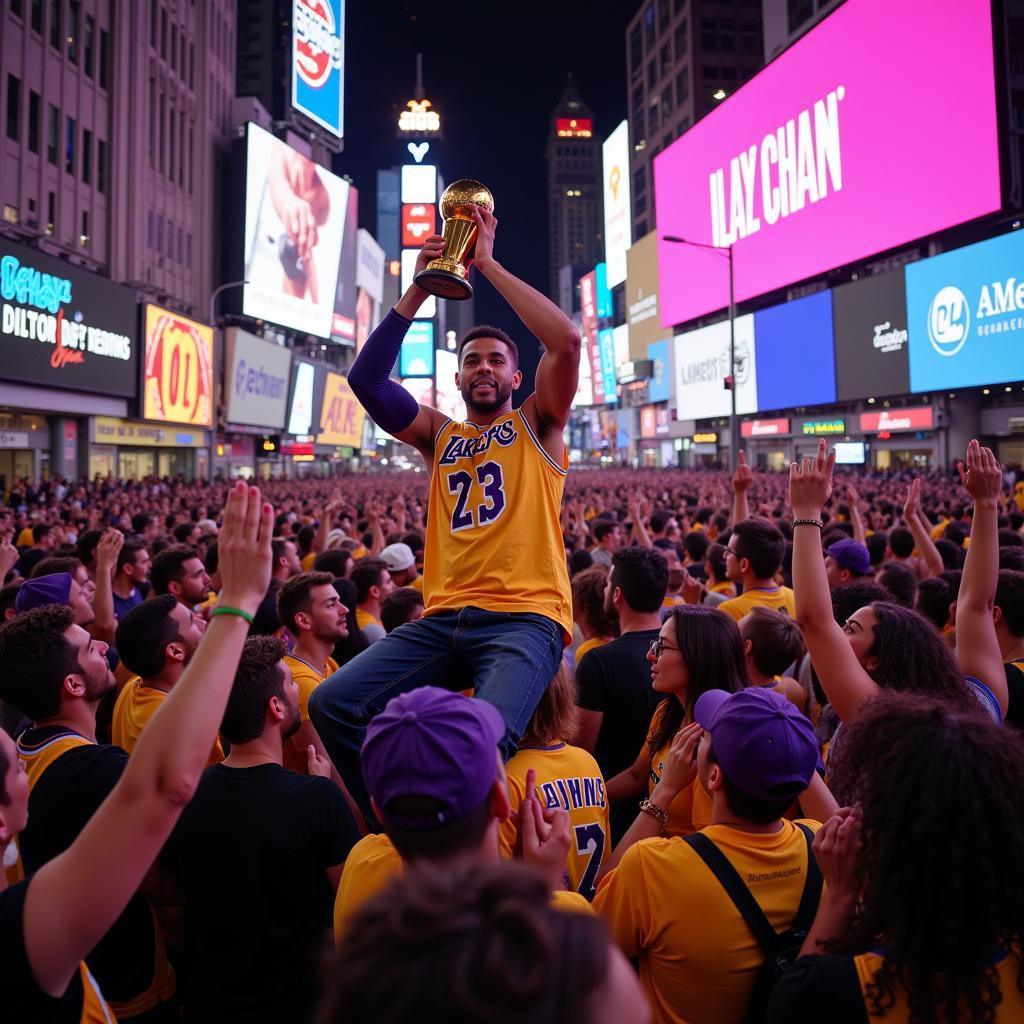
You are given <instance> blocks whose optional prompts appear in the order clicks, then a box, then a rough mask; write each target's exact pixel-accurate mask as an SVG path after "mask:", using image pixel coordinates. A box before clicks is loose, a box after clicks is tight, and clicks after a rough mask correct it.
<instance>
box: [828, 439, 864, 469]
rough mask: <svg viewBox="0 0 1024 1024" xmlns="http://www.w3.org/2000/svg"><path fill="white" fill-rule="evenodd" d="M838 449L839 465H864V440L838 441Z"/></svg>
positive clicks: (836, 447)
mask: <svg viewBox="0 0 1024 1024" xmlns="http://www.w3.org/2000/svg"><path fill="white" fill-rule="evenodd" d="M835 449H836V465H837V466H863V465H864V460H865V446H864V442H863V441H838V442H837V443H836V446H835Z"/></svg>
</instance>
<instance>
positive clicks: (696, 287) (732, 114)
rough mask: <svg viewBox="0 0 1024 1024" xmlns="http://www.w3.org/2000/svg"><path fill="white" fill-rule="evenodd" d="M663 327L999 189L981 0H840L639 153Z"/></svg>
mask: <svg viewBox="0 0 1024 1024" xmlns="http://www.w3.org/2000/svg"><path fill="white" fill-rule="evenodd" d="M654 188H655V197H656V206H657V211H658V223H657V230H658V237H659V242H658V264H659V283H660V289H659V305H660V311H661V322H662V325H663V326H665V327H670V326H673V325H675V324H679V323H682V322H684V321H686V320H691V319H693V318H694V317H697V316H701V315H702V314H704V313H708V312H710V311H712V310H715V309H720V308H722V307H724V306H726V305H727V304H728V299H729V294H728V270H727V264H726V260H725V259H724V258H723V257H724V254H722V256H721V257H720V256H718V255H717V254H715V253H713V252H708V251H707V250H701V249H697V248H694V247H692V246H687V245H680V244H678V243H672V242H665V241H664V240H663V239H664V236H665V235H675V236H679V237H682V238H685V239H687V240H688V241H691V242H699V243H701V244H703V245H717V246H729V245H732V246H733V256H734V272H735V288H736V298H737V301H741V300H743V299H746V298H750V297H751V296H754V295H761V294H764V293H765V292H770V291H773V290H774V289H776V288H781V287H783V286H785V285H787V284H791V283H793V282H795V281H800V280H803V279H804V278H808V277H812V276H814V275H816V274H820V273H822V272H823V271H826V270H829V269H831V268H833V267H837V266H841V265H842V264H844V263H849V262H851V261H853V260H857V259H861V258H863V257H865V256H869V255H871V254H873V253H876V252H881V251H883V250H886V249H890V248H893V247H894V246H897V245H901V244H903V243H905V242H909V241H912V240H914V239H917V238H921V237H923V236H925V235H929V234H932V233H933V232H936V231H940V230H942V229H943V228H946V227H950V226H952V225H954V224H959V223H962V222H964V221H967V220H971V219H973V218H975V217H979V216H981V215H982V214H985V213H990V212H991V211H993V210H997V209H998V208H999V207H1000V205H1001V194H1000V180H999V142H998V127H997V119H996V102H995V74H994V68H993V54H992V25H991V11H990V4H989V0H928V2H927V3H921V2H919V0H847V2H846V3H845V4H843V5H842V6H841V7H840V8H839V9H838V10H836V11H835V13H833V14H831V15H829V16H828V17H827V18H826V19H825V20H824V21H823V22H822V23H821V24H820V25H819V26H818V27H816V28H815V29H813V30H812V31H811V32H809V33H808V34H807V35H806V36H805V37H804V38H803V39H801V40H800V41H799V42H797V43H796V44H794V45H793V46H792V47H791V48H790V49H789V50H787V51H786V52H785V53H784V54H783V55H782V56H781V57H779V58H778V59H777V60H776V61H774V62H773V63H772V64H769V65H768V67H767V68H765V69H764V71H762V72H761V73H760V74H758V75H757V76H756V77H755V78H754V79H752V80H751V81H750V82H748V83H747V84H746V85H745V86H743V87H742V88H741V89H739V90H738V91H737V92H736V93H735V94H734V95H733V96H731V97H729V98H728V99H726V100H725V101H724V102H723V103H722V105H721V107H719V108H718V109H717V110H716V111H715V112H714V113H712V114H709V115H708V116H707V117H706V118H704V119H703V120H702V121H699V122H698V123H697V124H696V125H695V126H694V127H693V128H691V129H690V130H689V131H688V132H687V133H686V134H685V135H683V137H682V138H680V139H679V140H678V141H677V142H675V143H673V144H672V145H671V146H669V147H668V149H666V150H665V151H664V152H663V153H661V154H660V155H659V156H657V157H656V158H655V160H654Z"/></svg>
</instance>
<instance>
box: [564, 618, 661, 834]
mask: <svg viewBox="0 0 1024 1024" xmlns="http://www.w3.org/2000/svg"><path fill="white" fill-rule="evenodd" d="M658 633H659V630H657V629H642V630H639V631H638V632H636V633H625V634H623V635H622V636H620V637H619V638H618V639H617V640H613V641H612V642H611V643H609V644H605V645H604V646H603V647H597V648H595V649H594V650H592V651H590V652H588V653H587V654H585V655H584V656H583V660H582V661H581V662H580V663H579V665H578V666H577V667H576V681H577V684H578V686H579V698H578V701H577V703H578V704H579V706H580V707H581V708H585V709H586V710H587V711H603V712H604V718H603V719H602V721H601V731H600V732H599V733H598V735H597V746H596V747H595V748H594V757H595V759H596V760H597V763H598V765H600V767H601V773H602V774H603V775H604V777H605V779H610V778H612V776H614V775H618V773H619V772H621V771H625V769H626V768H629V767H630V765H632V764H633V762H634V761H635V760H636V759H637V755H638V754H639V753H640V750H641V748H642V747H643V745H644V741H645V740H646V739H647V731H648V729H649V728H650V726H651V717H652V716H653V714H654V709H655V708H656V707H657V706H658V702H659V701H660V700H661V696H660V695H659V694H657V693H655V692H654V690H653V689H652V688H651V665H650V662H648V660H647V651H648V649H649V648H650V646H651V641H652V640H655V639H657V637H658ZM636 805H637V800H633V799H630V800H623V801H622V802H621V803H618V804H612V806H611V812H610V813H611V827H612V836H613V837H614V839H615V841H618V839H620V838H621V837H622V835H623V833H624V832H625V831H626V829H628V828H629V826H630V825H631V824H632V823H633V820H634V818H636V814H637V809H636Z"/></svg>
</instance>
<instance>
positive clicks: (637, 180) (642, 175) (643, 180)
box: [633, 167, 647, 195]
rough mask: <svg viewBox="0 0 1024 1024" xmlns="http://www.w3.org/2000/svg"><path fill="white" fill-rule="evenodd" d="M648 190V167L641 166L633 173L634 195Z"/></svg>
mask: <svg viewBox="0 0 1024 1024" xmlns="http://www.w3.org/2000/svg"><path fill="white" fill-rule="evenodd" d="M646 191H647V168H646V167H641V168H640V169H639V170H637V171H634V173H633V195H639V194H640V193H641V192H646Z"/></svg>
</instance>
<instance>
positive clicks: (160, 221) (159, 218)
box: [156, 213, 164, 253]
mask: <svg viewBox="0 0 1024 1024" xmlns="http://www.w3.org/2000/svg"><path fill="white" fill-rule="evenodd" d="M156 251H157V252H159V253H162V252H163V251H164V215H163V214H162V213H158V214H157V215H156Z"/></svg>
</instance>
